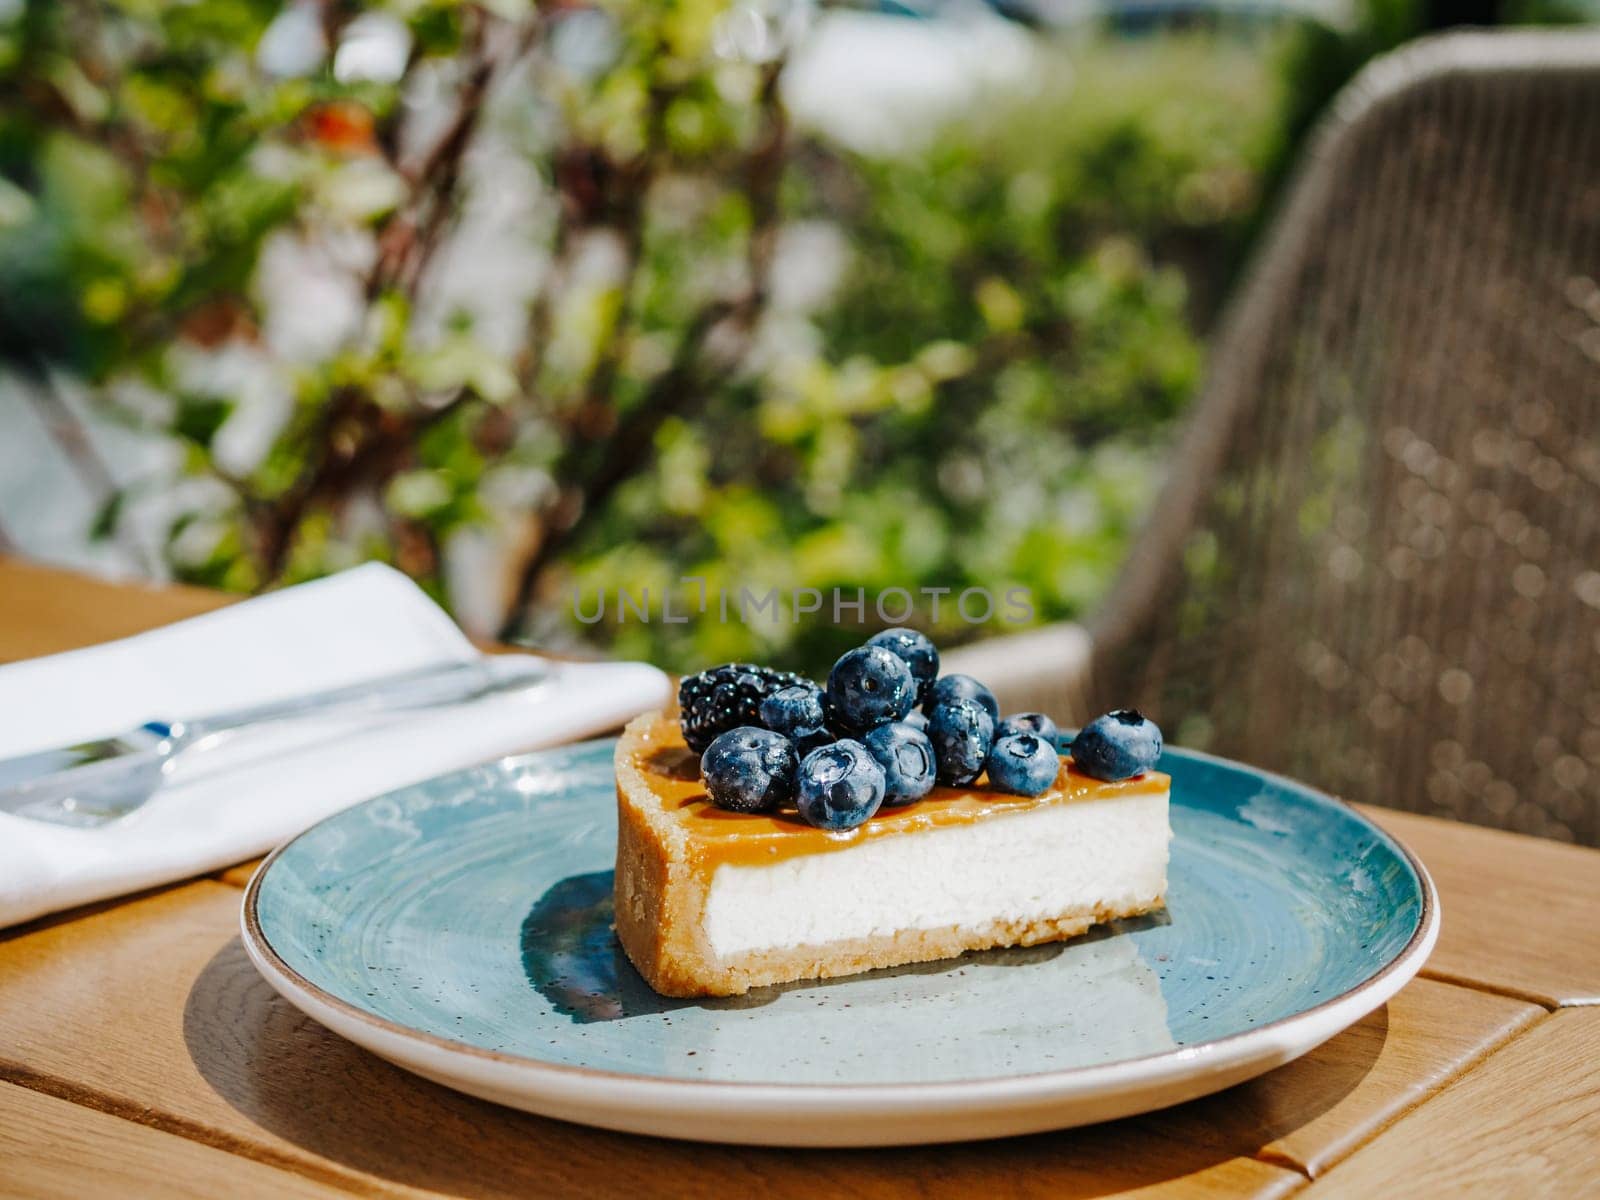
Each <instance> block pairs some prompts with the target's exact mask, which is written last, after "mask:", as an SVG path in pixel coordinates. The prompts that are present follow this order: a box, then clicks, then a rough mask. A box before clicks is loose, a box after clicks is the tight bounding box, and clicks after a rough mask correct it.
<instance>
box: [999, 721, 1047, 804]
mask: <svg viewBox="0 0 1600 1200" xmlns="http://www.w3.org/2000/svg"><path fill="white" fill-rule="evenodd" d="M1060 770H1061V757H1060V755H1058V754H1057V753H1056V745H1055V743H1054V742H1051V741H1046V740H1045V739H1044V738H1042V737H1040V736H1039V735H1038V734H1036V733H1013V734H1009V735H1007V736H1006V737H1001V738H996V739H995V742H994V746H993V748H992V749H991V750H990V751H989V765H988V771H989V782H990V783H991V784H993V785H994V786H995V787H997V788H999V789H1000V790H1001V791H1002V792H1015V793H1016V794H1017V795H1019V796H1042V795H1044V793H1045V792H1047V791H1049V790H1050V785H1051V784H1052V783H1054V782H1055V781H1056V774H1057V772H1059V771H1060Z"/></svg>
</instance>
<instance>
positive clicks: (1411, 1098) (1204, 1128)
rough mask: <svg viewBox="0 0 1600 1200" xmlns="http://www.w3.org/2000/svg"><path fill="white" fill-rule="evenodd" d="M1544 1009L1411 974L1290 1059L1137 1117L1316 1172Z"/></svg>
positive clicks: (1180, 1134)
mask: <svg viewBox="0 0 1600 1200" xmlns="http://www.w3.org/2000/svg"><path fill="white" fill-rule="evenodd" d="M1544 1016H1545V1010H1544V1009H1542V1008H1539V1007H1538V1006H1537V1005H1533V1004H1529V1003H1527V1002H1525V1001H1521V1000H1513V999H1510V998H1509V997H1505V996H1495V995H1490V994H1488V993H1484V992H1473V991H1468V990H1466V989H1465V988H1459V987H1454V986H1452V985H1450V984H1447V983H1435V982H1433V981H1431V980H1418V981H1416V982H1414V983H1412V984H1411V985H1410V986H1409V987H1407V988H1405V989H1404V990H1402V991H1401V992H1400V994H1399V995H1397V996H1396V997H1395V998H1394V999H1393V1000H1392V1001H1390V1003H1389V1004H1388V1005H1386V1006H1385V1007H1384V1008H1382V1009H1379V1010H1378V1011H1377V1012H1375V1013H1372V1014H1371V1015H1370V1016H1367V1017H1366V1018H1364V1019H1363V1020H1361V1021H1359V1022H1357V1023H1356V1024H1355V1025H1354V1026H1352V1027H1351V1028H1350V1029H1348V1030H1347V1031H1345V1032H1344V1033H1342V1034H1340V1035H1339V1036H1338V1037H1335V1038H1333V1039H1332V1040H1331V1041H1328V1042H1325V1043H1323V1044H1322V1045H1321V1046H1319V1047H1318V1048H1317V1049H1315V1050H1313V1051H1312V1052H1311V1053H1310V1054H1308V1055H1306V1056H1305V1057H1304V1058H1302V1059H1300V1060H1298V1061H1297V1062H1294V1063H1290V1064H1289V1065H1288V1066H1286V1067H1280V1068H1279V1069H1278V1070H1276V1071H1271V1072H1269V1073H1267V1074H1266V1075H1263V1076H1261V1077H1260V1078H1258V1079H1254V1080H1251V1081H1250V1082H1248V1083H1243V1084H1240V1085H1239V1086H1238V1087H1235V1088H1231V1089H1229V1090H1228V1091H1227V1092H1224V1093H1222V1094H1220V1095H1218V1096H1216V1097H1208V1098H1206V1099H1203V1100H1197V1101H1195V1102H1193V1103H1192V1104H1185V1105H1181V1106H1179V1107H1178V1108H1175V1109H1171V1110H1168V1112H1166V1113H1163V1114H1157V1115H1154V1116H1152V1117H1149V1118H1144V1119H1145V1120H1149V1121H1152V1122H1155V1123H1158V1124H1160V1125H1162V1126H1164V1127H1167V1131H1168V1132H1169V1133H1170V1135H1171V1136H1172V1137H1174V1138H1177V1139H1180V1140H1184V1141H1192V1142H1197V1143H1200V1144H1204V1145H1213V1146H1218V1147H1221V1146H1227V1145H1233V1146H1238V1145H1240V1144H1243V1143H1248V1144H1249V1145H1250V1146H1251V1153H1253V1154H1255V1155H1256V1156H1258V1157H1260V1158H1263V1159H1265V1160H1267V1161H1272V1162H1281V1163H1283V1164H1285V1165H1287V1166H1292V1167H1295V1168H1296V1169H1298V1170H1301V1171H1303V1172H1304V1173H1305V1174H1307V1175H1310V1176H1313V1177H1315V1176H1318V1175H1321V1174H1323V1173H1325V1172H1326V1171H1327V1170H1328V1169H1329V1168H1330V1167H1332V1166H1333V1165H1334V1164H1335V1163H1337V1162H1339V1161H1340V1160H1341V1159H1343V1158H1344V1157H1346V1156H1347V1155H1348V1154H1350V1153H1351V1151H1352V1150H1354V1149H1355V1148H1356V1147H1357V1146H1359V1145H1360V1144H1361V1143H1362V1142H1364V1141H1366V1140H1367V1139H1369V1138H1371V1137H1372V1136H1373V1135H1374V1134H1376V1133H1377V1132H1378V1130H1380V1129H1381V1128H1383V1127H1384V1126H1385V1125H1388V1124H1389V1123H1390V1122H1392V1121H1394V1120H1395V1119H1396V1118H1397V1117H1399V1116H1401V1115H1402V1114H1403V1113H1405V1112H1406V1111H1407V1110H1409V1109H1411V1108H1412V1107H1414V1106H1415V1105H1417V1104H1418V1103H1420V1102H1421V1101H1423V1100H1425V1099H1426V1098H1427V1097H1428V1096H1429V1095H1431V1094H1432V1093H1434V1092H1435V1091H1437V1090H1438V1089H1439V1088H1440V1087H1442V1086H1443V1085H1444V1084H1445V1083H1446V1082H1447V1081H1448V1080H1450V1079H1451V1078H1453V1077H1455V1076H1457V1075H1459V1074H1461V1073H1462V1072H1463V1071H1465V1070H1467V1069H1468V1068H1470V1067H1471V1066H1472V1065H1473V1064H1474V1063H1477V1062H1479V1061H1481V1060H1482V1059H1483V1058H1484V1057H1486V1056H1487V1055H1488V1054H1490V1053H1492V1052H1493V1051H1494V1049H1495V1048H1496V1047H1498V1046H1500V1045H1503V1044H1504V1043H1505V1042H1506V1041H1508V1040H1509V1039H1510V1038H1511V1037H1512V1036H1513V1035H1515V1034H1516V1033H1517V1032H1518V1031H1519V1030H1522V1029H1524V1028H1526V1027H1527V1026H1528V1025H1530V1024H1532V1023H1533V1022H1534V1021H1536V1020H1539V1019H1540V1018H1542V1017H1544Z"/></svg>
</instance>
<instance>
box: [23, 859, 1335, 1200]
mask: <svg viewBox="0 0 1600 1200" xmlns="http://www.w3.org/2000/svg"><path fill="white" fill-rule="evenodd" d="M238 905H239V892H238V891H237V889H234V888H229V887H224V886H222V885H220V884H216V883H212V882H209V881H207V882H202V883H197V884H192V885H190V886H188V887H185V888H181V889H176V890H173V891H169V892H164V893H160V894H158V895H155V896H151V897H147V898H145V899H143V900H139V901H136V902H134V903H131V904H126V905H121V906H118V907H115V908H110V909H107V910H105V911H102V912H99V913H96V914H94V915H93V916H90V917H86V918H84V919H82V920H78V921H73V922H67V923H60V924H51V925H47V926H46V927H44V928H42V929H35V930H31V931H25V932H23V933H20V934H16V935H13V936H11V937H9V938H7V939H6V940H4V941H3V942H0V1076H4V1077H8V1078H10V1079H12V1080H13V1081H14V1082H20V1083H25V1084H28V1085H29V1086H32V1087H35V1088H42V1089H46V1090H54V1091H57V1092H58V1093H60V1094H70V1095H87V1096H92V1097H93V1098H94V1101H95V1103H96V1105H97V1106H99V1107H101V1108H103V1109H105V1110H106V1111H109V1112H112V1113H115V1114H117V1115H119V1116H124V1117H128V1118H130V1119H133V1120H137V1121H142V1122H145V1123H147V1124H151V1125H154V1126H155V1127H157V1128H160V1129H166V1130H170V1131H174V1132H187V1133H197V1135H198V1136H203V1137H204V1138H205V1139H206V1140H208V1141H211V1142H213V1143H214V1144H218V1145H227V1144H232V1145H236V1146H240V1147H243V1148H247V1149H248V1151H249V1153H250V1155H251V1156H252V1157H254V1158H256V1159H258V1160H260V1161H263V1162H267V1163H270V1164H273V1165H276V1166H281V1167H289V1168H291V1169H294V1170H297V1171H300V1172H302V1173H305V1174H307V1175H309V1176H310V1177H312V1178H315V1179H318V1180H321V1181H323V1182H339V1183H343V1184H345V1185H347V1186H351V1187H373V1186H377V1185H379V1184H381V1185H383V1186H385V1187H389V1188H401V1189H407V1190H413V1191H419V1192H440V1193H447V1194H470V1195H486V1196H487V1195H509V1194H513V1193H516V1194H524V1195H527V1194H532V1195H541V1196H554V1195H572V1196H579V1195H582V1196H593V1195H595V1194H617V1193H623V1192H628V1191H640V1192H644V1193H647V1194H658V1193H660V1192H661V1190H662V1189H663V1188H668V1189H670V1190H671V1192H672V1193H673V1194H683V1195H689V1194H701V1193H703V1192H705V1191H708V1190H712V1189H717V1190H721V1191H728V1190H730V1189H731V1190H732V1192H733V1193H735V1194H739V1193H744V1192H751V1191H757V1190H759V1191H761V1192H764V1193H767V1194H769V1195H773V1196H805V1197H807V1198H808V1200H810V1198H812V1197H815V1196H816V1195H817V1194H818V1192H819V1189H820V1190H821V1192H822V1193H823V1194H827V1193H829V1192H830V1191H837V1192H840V1193H843V1194H850V1195H862V1196H887V1195H890V1194H897V1193H899V1192H901V1191H903V1190H904V1189H905V1188H906V1187H908V1186H909V1187H914V1188H917V1189H920V1190H921V1191H923V1192H924V1193H926V1194H928V1195H936V1196H938V1195H951V1196H955V1195H970V1194H974V1193H986V1192H988V1191H991V1190H994V1189H997V1188H998V1189H1000V1190H1002V1191H1004V1192H1007V1193H1009V1194H1013V1195H1039V1196H1047V1195H1048V1196H1074V1195H1083V1196H1088V1195H1102V1194H1107V1193H1115V1192H1118V1191H1129V1192H1137V1191H1139V1190H1140V1189H1143V1188H1149V1187H1155V1186H1158V1185H1161V1184H1163V1183H1167V1182H1170V1181H1173V1180H1181V1181H1182V1183H1183V1187H1184V1190H1185V1191H1186V1192H1194V1193H1196V1194H1202V1195H1203V1194H1213V1193H1214V1194H1219V1195H1223V1194H1225V1195H1276V1194H1282V1193H1284V1192H1285V1191H1287V1190H1289V1189H1291V1188H1293V1187H1295V1186H1298V1185H1299V1184H1300V1183H1303V1182H1304V1180H1303V1177H1302V1176H1300V1175H1299V1174H1298V1173H1296V1172H1294V1171H1291V1170H1289V1169H1287V1168H1285V1167H1282V1166H1278V1165H1275V1164H1270V1163H1265V1162H1259V1161H1254V1160H1252V1159H1250V1158H1249V1157H1247V1154H1248V1150H1249V1148H1250V1142H1249V1140H1248V1139H1237V1141H1238V1145H1237V1146H1230V1145H1228V1144H1227V1143H1226V1141H1225V1140H1216V1139H1213V1141H1212V1142H1210V1143H1203V1142H1200V1141H1196V1140H1193V1139H1191V1138H1189V1137H1188V1135H1187V1133H1186V1132H1184V1131H1171V1132H1169V1131H1164V1130H1163V1129H1161V1128H1160V1127H1158V1126H1147V1125H1146V1124H1144V1123H1142V1122H1141V1121H1137V1120H1133V1121H1123V1122H1117V1123H1115V1124H1112V1125H1109V1126H1103V1127H1097V1128H1094V1129H1088V1130H1079V1131H1073V1132H1068V1133H1063V1134H1052V1135H1040V1136H1037V1137H1030V1138H1020V1139H1013V1140H1010V1141H1007V1142H1004V1143H980V1144H973V1145H967V1146H946V1147H927V1148H919V1149H907V1150H891V1151H871V1152H865V1151H863V1152H850V1153H832V1152H830V1153H821V1152H807V1151H779V1150H763V1149H756V1148H741V1147H717V1146H701V1145H692V1144H686V1143H674V1142H666V1141H659V1140H654V1139H648V1138H636V1137H628V1136H625V1135H621V1134H612V1133H605V1132H602V1131H599V1130H589V1129H583V1128H579V1127H577V1126H568V1125H564V1124H561V1123H559V1122H554V1121H547V1120H541V1119H539V1118H536V1117H531V1116H526V1115H523V1114H520V1113H515V1112H511V1111H509V1110H506V1109H500V1108H496V1107H494V1106H493V1105H489V1104H486V1103H483V1102H481V1101H477V1100H473V1099H470V1098H468V1097H465V1096H460V1095H457V1094H455V1093H453V1092H450V1091H448V1090H446V1089H444V1088H440V1087H437V1086H435V1085H433V1084H430V1083H428V1082H426V1081H424V1080H421V1079H418V1078H416V1077H414V1076H410V1075H407V1074H406V1073H404V1072H402V1071H400V1070H399V1069H397V1068H395V1067H391V1066H389V1065H388V1064H387V1063H384V1062H382V1061H381V1060H379V1059H377V1058H375V1057H373V1056H371V1055H369V1054H367V1053H365V1052H364V1051H361V1050H358V1049H356V1048H355V1047H354V1046H352V1045H350V1044H348V1043H345V1042H343V1041H341V1040H340V1039H338V1038H336V1037H334V1036H333V1035H332V1034H330V1033H327V1032H326V1031H325V1030H323V1029H322V1028H321V1027H320V1026H318V1025H316V1024H314V1023H313V1022H311V1021H310V1020H308V1019H306V1018H304V1017H302V1016H301V1015H300V1014H299V1013H298V1012H296V1011H295V1010H294V1009H293V1008H291V1007H290V1006H289V1005H288V1004H286V1003H285V1002H283V1001H282V1000H280V999H279V998H278V996H277V995H276V994H275V993H274V992H272V990H271V989H270V988H269V987H268V986H267V984H266V983H265V982H264V981H263V980H262V979H261V978H260V977H259V976H258V975H257V974H256V972H255V971H254V969H253V968H252V967H251V966H250V964H249V962H248V960H247V959H246V958H245V956H244V952H243V949H242V948H241V947H240V945H239V943H238V941H237V938H236V937H235V934H234V929H235V922H236V919H237V912H238ZM67 1030H71V1031H74V1034H73V1036H70V1037H68V1036H63V1031H67ZM1225 1112H1226V1105H1222V1106H1219V1108H1218V1109H1217V1113H1218V1115H1219V1118H1220V1117H1221V1115H1223V1114H1225ZM1241 1151H1242V1152H1241Z"/></svg>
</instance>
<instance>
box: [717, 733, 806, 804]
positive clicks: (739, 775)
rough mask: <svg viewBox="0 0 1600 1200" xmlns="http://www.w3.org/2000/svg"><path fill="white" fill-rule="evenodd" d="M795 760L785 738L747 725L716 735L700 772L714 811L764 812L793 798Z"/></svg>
mask: <svg viewBox="0 0 1600 1200" xmlns="http://www.w3.org/2000/svg"><path fill="white" fill-rule="evenodd" d="M799 761H800V760H799V757H798V756H797V755H796V754H795V750H794V746H793V745H792V744H791V743H790V741H789V739H788V738H786V737H784V736H783V735H782V734H779V733H773V732H772V731H771V730H770V729H757V728H755V727H754V726H749V725H747V726H743V727H741V728H739V729H730V730H728V731H727V732H726V733H721V734H718V735H717V737H716V738H715V739H714V740H713V741H712V743H711V745H710V746H709V747H707V748H706V752H705V754H703V755H701V757H700V773H701V774H702V775H704V776H705V780H706V791H707V792H709V793H710V794H711V802H712V803H713V804H715V805H716V806H717V807H718V808H725V809H728V810H729V811H730V812H766V811H768V810H769V809H774V808H777V807H778V806H779V805H780V804H788V803H789V802H791V801H792V800H793V799H794V792H795V774H796V770H797V768H798V766H799Z"/></svg>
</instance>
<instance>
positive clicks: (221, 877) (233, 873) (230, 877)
mask: <svg viewBox="0 0 1600 1200" xmlns="http://www.w3.org/2000/svg"><path fill="white" fill-rule="evenodd" d="M260 865H261V860H260V859H259V858H252V859H251V860H250V861H249V862H242V863H239V864H237V865H235V866H232V867H229V868H228V869H227V870H226V871H218V872H217V873H216V874H215V875H213V876H211V878H212V879H215V880H216V881H217V882H218V883H226V884H228V885H229V886H230V887H236V888H242V887H247V886H249V883H250V877H251V876H252V875H254V874H255V873H256V868H257V867H259V866H260Z"/></svg>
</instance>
